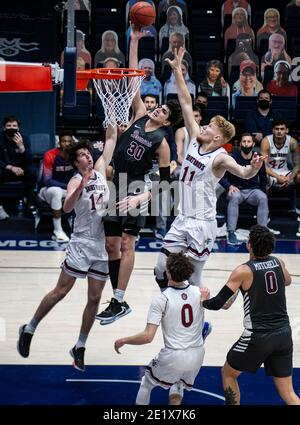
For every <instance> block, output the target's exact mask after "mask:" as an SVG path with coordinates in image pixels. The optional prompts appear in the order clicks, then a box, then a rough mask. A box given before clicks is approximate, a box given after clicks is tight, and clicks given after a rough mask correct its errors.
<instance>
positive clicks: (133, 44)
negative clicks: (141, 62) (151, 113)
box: [129, 24, 147, 120]
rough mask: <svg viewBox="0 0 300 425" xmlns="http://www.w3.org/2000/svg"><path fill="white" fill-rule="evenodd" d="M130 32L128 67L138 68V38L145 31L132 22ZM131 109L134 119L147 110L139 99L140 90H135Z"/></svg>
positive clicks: (142, 35)
mask: <svg viewBox="0 0 300 425" xmlns="http://www.w3.org/2000/svg"><path fill="white" fill-rule="evenodd" d="M130 25H131V33H130V46H129V68H134V69H138V47H139V39H140V38H142V37H144V35H145V33H144V32H143V31H140V30H138V29H137V28H135V27H134V26H133V25H132V24H130ZM132 109H133V113H134V120H136V119H138V118H140V117H142V116H144V115H145V114H146V112H147V109H146V106H145V104H144V102H143V101H142V99H141V93H140V90H138V91H137V93H136V95H135V96H134V98H133V101H132Z"/></svg>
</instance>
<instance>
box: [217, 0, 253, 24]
mask: <svg viewBox="0 0 300 425" xmlns="http://www.w3.org/2000/svg"><path fill="white" fill-rule="evenodd" d="M237 7H242V8H243V9H245V10H246V11H247V13H248V16H249V18H251V6H250V4H249V3H248V1H247V0H226V1H225V2H224V3H223V5H222V9H221V18H222V27H223V26H224V20H225V16H227V15H230V16H232V12H233V11H234V9H236V8H237Z"/></svg>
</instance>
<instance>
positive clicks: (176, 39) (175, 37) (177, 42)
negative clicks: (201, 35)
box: [161, 32, 193, 76]
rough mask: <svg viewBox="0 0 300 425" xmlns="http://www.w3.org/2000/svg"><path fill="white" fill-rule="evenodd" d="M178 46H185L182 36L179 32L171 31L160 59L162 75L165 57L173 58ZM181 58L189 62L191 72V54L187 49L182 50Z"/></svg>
mask: <svg viewBox="0 0 300 425" xmlns="http://www.w3.org/2000/svg"><path fill="white" fill-rule="evenodd" d="M179 47H185V39H184V36H183V35H182V34H181V33H179V32H173V33H172V34H171V35H170V37H169V48H168V50H167V51H166V53H164V55H163V57H162V60H161V75H162V76H163V73H164V67H165V64H166V59H167V58H168V59H170V60H173V59H174V52H175V51H176V50H178V49H179ZM183 59H184V60H185V61H186V62H187V63H188V64H189V71H190V73H191V74H192V67H193V60H192V56H191V55H190V54H189V52H188V51H187V50H186V51H185V52H184V56H183Z"/></svg>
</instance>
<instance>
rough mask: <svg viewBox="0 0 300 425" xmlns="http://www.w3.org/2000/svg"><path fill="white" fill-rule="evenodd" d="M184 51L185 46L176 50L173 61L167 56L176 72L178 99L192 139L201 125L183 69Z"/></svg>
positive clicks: (167, 60)
mask: <svg viewBox="0 0 300 425" xmlns="http://www.w3.org/2000/svg"><path fill="white" fill-rule="evenodd" d="M184 53H185V49H184V48H183V47H179V49H178V51H176V50H175V53H174V59H173V60H172V61H171V60H170V59H168V58H167V59H166V62H168V64H169V65H170V66H171V68H172V70H173V72H174V76H175V79H176V84H177V88H178V99H179V102H180V106H181V109H182V115H183V119H184V124H185V126H186V128H187V131H188V133H189V136H190V139H194V138H195V137H197V134H198V132H199V126H198V124H197V123H196V121H195V119H194V113H193V104H192V98H191V95H190V93H189V91H188V88H187V86H186V83H185V80H184V77H183V74H182V71H181V64H182V59H183V56H184Z"/></svg>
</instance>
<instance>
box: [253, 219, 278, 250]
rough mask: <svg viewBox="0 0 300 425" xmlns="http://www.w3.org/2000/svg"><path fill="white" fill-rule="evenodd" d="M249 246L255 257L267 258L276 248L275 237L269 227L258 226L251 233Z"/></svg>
mask: <svg viewBox="0 0 300 425" xmlns="http://www.w3.org/2000/svg"><path fill="white" fill-rule="evenodd" d="M248 242H249V244H250V245H251V249H252V251H253V254H254V255H255V257H267V256H268V255H270V254H271V253H272V252H273V250H274V248H275V237H274V235H273V233H271V232H270V230H269V229H268V228H267V227H264V226H260V225H259V224H256V225H255V226H252V227H251V229H250V233H249V240H248Z"/></svg>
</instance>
